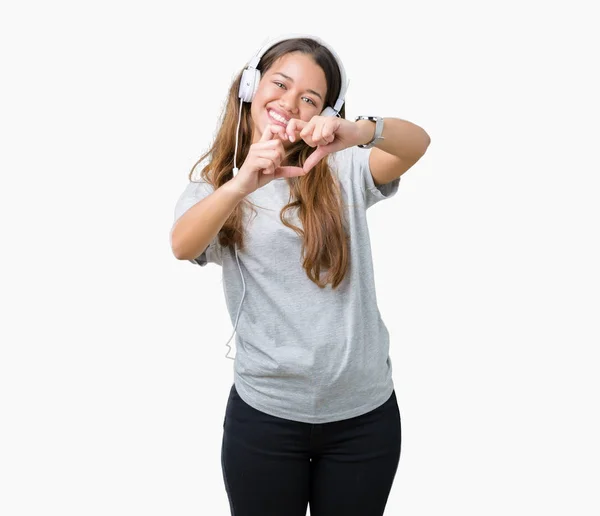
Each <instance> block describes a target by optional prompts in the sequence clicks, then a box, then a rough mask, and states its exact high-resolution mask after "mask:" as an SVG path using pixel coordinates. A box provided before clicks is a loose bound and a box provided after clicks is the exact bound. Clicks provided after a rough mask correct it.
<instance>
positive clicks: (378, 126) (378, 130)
mask: <svg viewBox="0 0 600 516" xmlns="http://www.w3.org/2000/svg"><path fill="white" fill-rule="evenodd" d="M359 120H370V121H371V122H375V135H374V136H373V139H372V140H371V141H370V142H369V143H364V144H362V145H358V147H360V148H361V149H370V148H371V147H373V146H374V145H375V144H377V143H379V142H380V141H381V140H383V139H384V138H383V136H381V134H382V133H383V118H381V117H380V116H362V115H361V116H357V117H356V118H355V119H354V121H355V122H358V121H359Z"/></svg>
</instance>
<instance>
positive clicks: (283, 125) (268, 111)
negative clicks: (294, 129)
mask: <svg viewBox="0 0 600 516" xmlns="http://www.w3.org/2000/svg"><path fill="white" fill-rule="evenodd" d="M271 111H273V112H274V113H277V114H278V115H279V116H280V117H282V118H285V119H286V120H288V121H289V118H288V117H286V116H285V115H284V114H283V113H281V112H279V111H277V110H276V109H271V108H267V116H268V117H269V120H271V121H272V122H274V123H275V124H278V125H280V126H282V127H286V126H287V122H282V121H281V120H277V119H276V118H273V117H272V116H271Z"/></svg>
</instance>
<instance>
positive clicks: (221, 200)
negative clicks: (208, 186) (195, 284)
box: [171, 182, 244, 260]
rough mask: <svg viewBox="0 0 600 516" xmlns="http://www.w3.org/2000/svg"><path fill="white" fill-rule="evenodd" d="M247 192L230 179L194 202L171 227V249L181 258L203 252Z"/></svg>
mask: <svg viewBox="0 0 600 516" xmlns="http://www.w3.org/2000/svg"><path fill="white" fill-rule="evenodd" d="M243 199H244V195H242V194H240V192H239V191H237V189H236V188H235V186H234V185H232V183H231V182H227V183H225V184H224V185H222V186H220V187H219V188H217V189H216V190H215V191H214V192H213V193H211V194H210V195H209V196H207V197H205V198H204V199H202V200H201V201H199V202H198V203H196V204H194V206H192V207H191V208H190V209H189V210H187V211H186V212H185V213H184V214H183V215H182V216H181V217H180V218H179V219H178V220H177V221H176V222H175V225H174V226H173V229H172V230H171V249H172V251H173V254H174V255H175V258H177V259H178V260H193V259H194V258H196V257H197V256H200V255H201V254H202V253H203V252H204V251H205V250H206V248H207V247H208V245H209V244H210V243H211V242H212V241H213V239H214V238H215V237H216V236H217V235H218V233H219V231H220V230H221V228H222V227H223V225H224V224H225V221H226V220H227V219H228V218H229V216H230V215H231V213H232V212H233V210H234V209H235V207H236V206H237V205H238V203H239V202H240V201H242V200H243Z"/></svg>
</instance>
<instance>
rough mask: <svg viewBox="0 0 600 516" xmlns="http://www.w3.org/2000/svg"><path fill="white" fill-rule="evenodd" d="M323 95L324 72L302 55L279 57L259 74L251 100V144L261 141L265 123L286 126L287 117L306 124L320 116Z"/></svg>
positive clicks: (290, 54) (322, 106)
mask: <svg viewBox="0 0 600 516" xmlns="http://www.w3.org/2000/svg"><path fill="white" fill-rule="evenodd" d="M326 94H327V81H326V80H325V72H323V69H322V68H321V67H320V66H319V65H318V64H316V63H315V62H314V60H313V58H312V57H311V56H309V55H307V54H303V53H301V52H292V53H289V54H285V55H284V56H281V57H280V58H279V59H278V60H277V61H275V62H274V63H273V65H272V66H271V68H269V69H268V70H267V71H266V72H265V73H264V74H263V75H262V77H261V79H260V83H259V85H258V90H257V92H256V95H255V96H254V99H253V100H252V104H251V107H250V113H251V116H252V123H253V133H252V143H256V142H257V141H259V140H260V137H261V136H262V134H263V132H264V130H265V127H266V126H267V125H268V124H279V125H281V126H283V127H285V126H286V123H287V121H288V120H289V119H290V118H299V119H300V120H304V121H306V122H308V121H309V120H310V119H311V118H312V117H313V116H315V115H319V114H320V113H321V111H323V109H324V108H325V104H324V101H325V95H326ZM296 141H298V140H297V139H296ZM290 144H291V143H290V142H288V141H287V140H286V141H285V142H284V145H286V146H288V145H290Z"/></svg>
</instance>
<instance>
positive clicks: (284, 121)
mask: <svg viewBox="0 0 600 516" xmlns="http://www.w3.org/2000/svg"><path fill="white" fill-rule="evenodd" d="M267 114H268V115H269V118H271V119H272V120H274V121H275V122H278V123H279V124H281V125H284V126H285V125H287V123H288V122H289V120H288V119H286V118H284V117H282V116H281V115H279V114H277V113H275V111H271V110H270V109H269V110H267Z"/></svg>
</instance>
